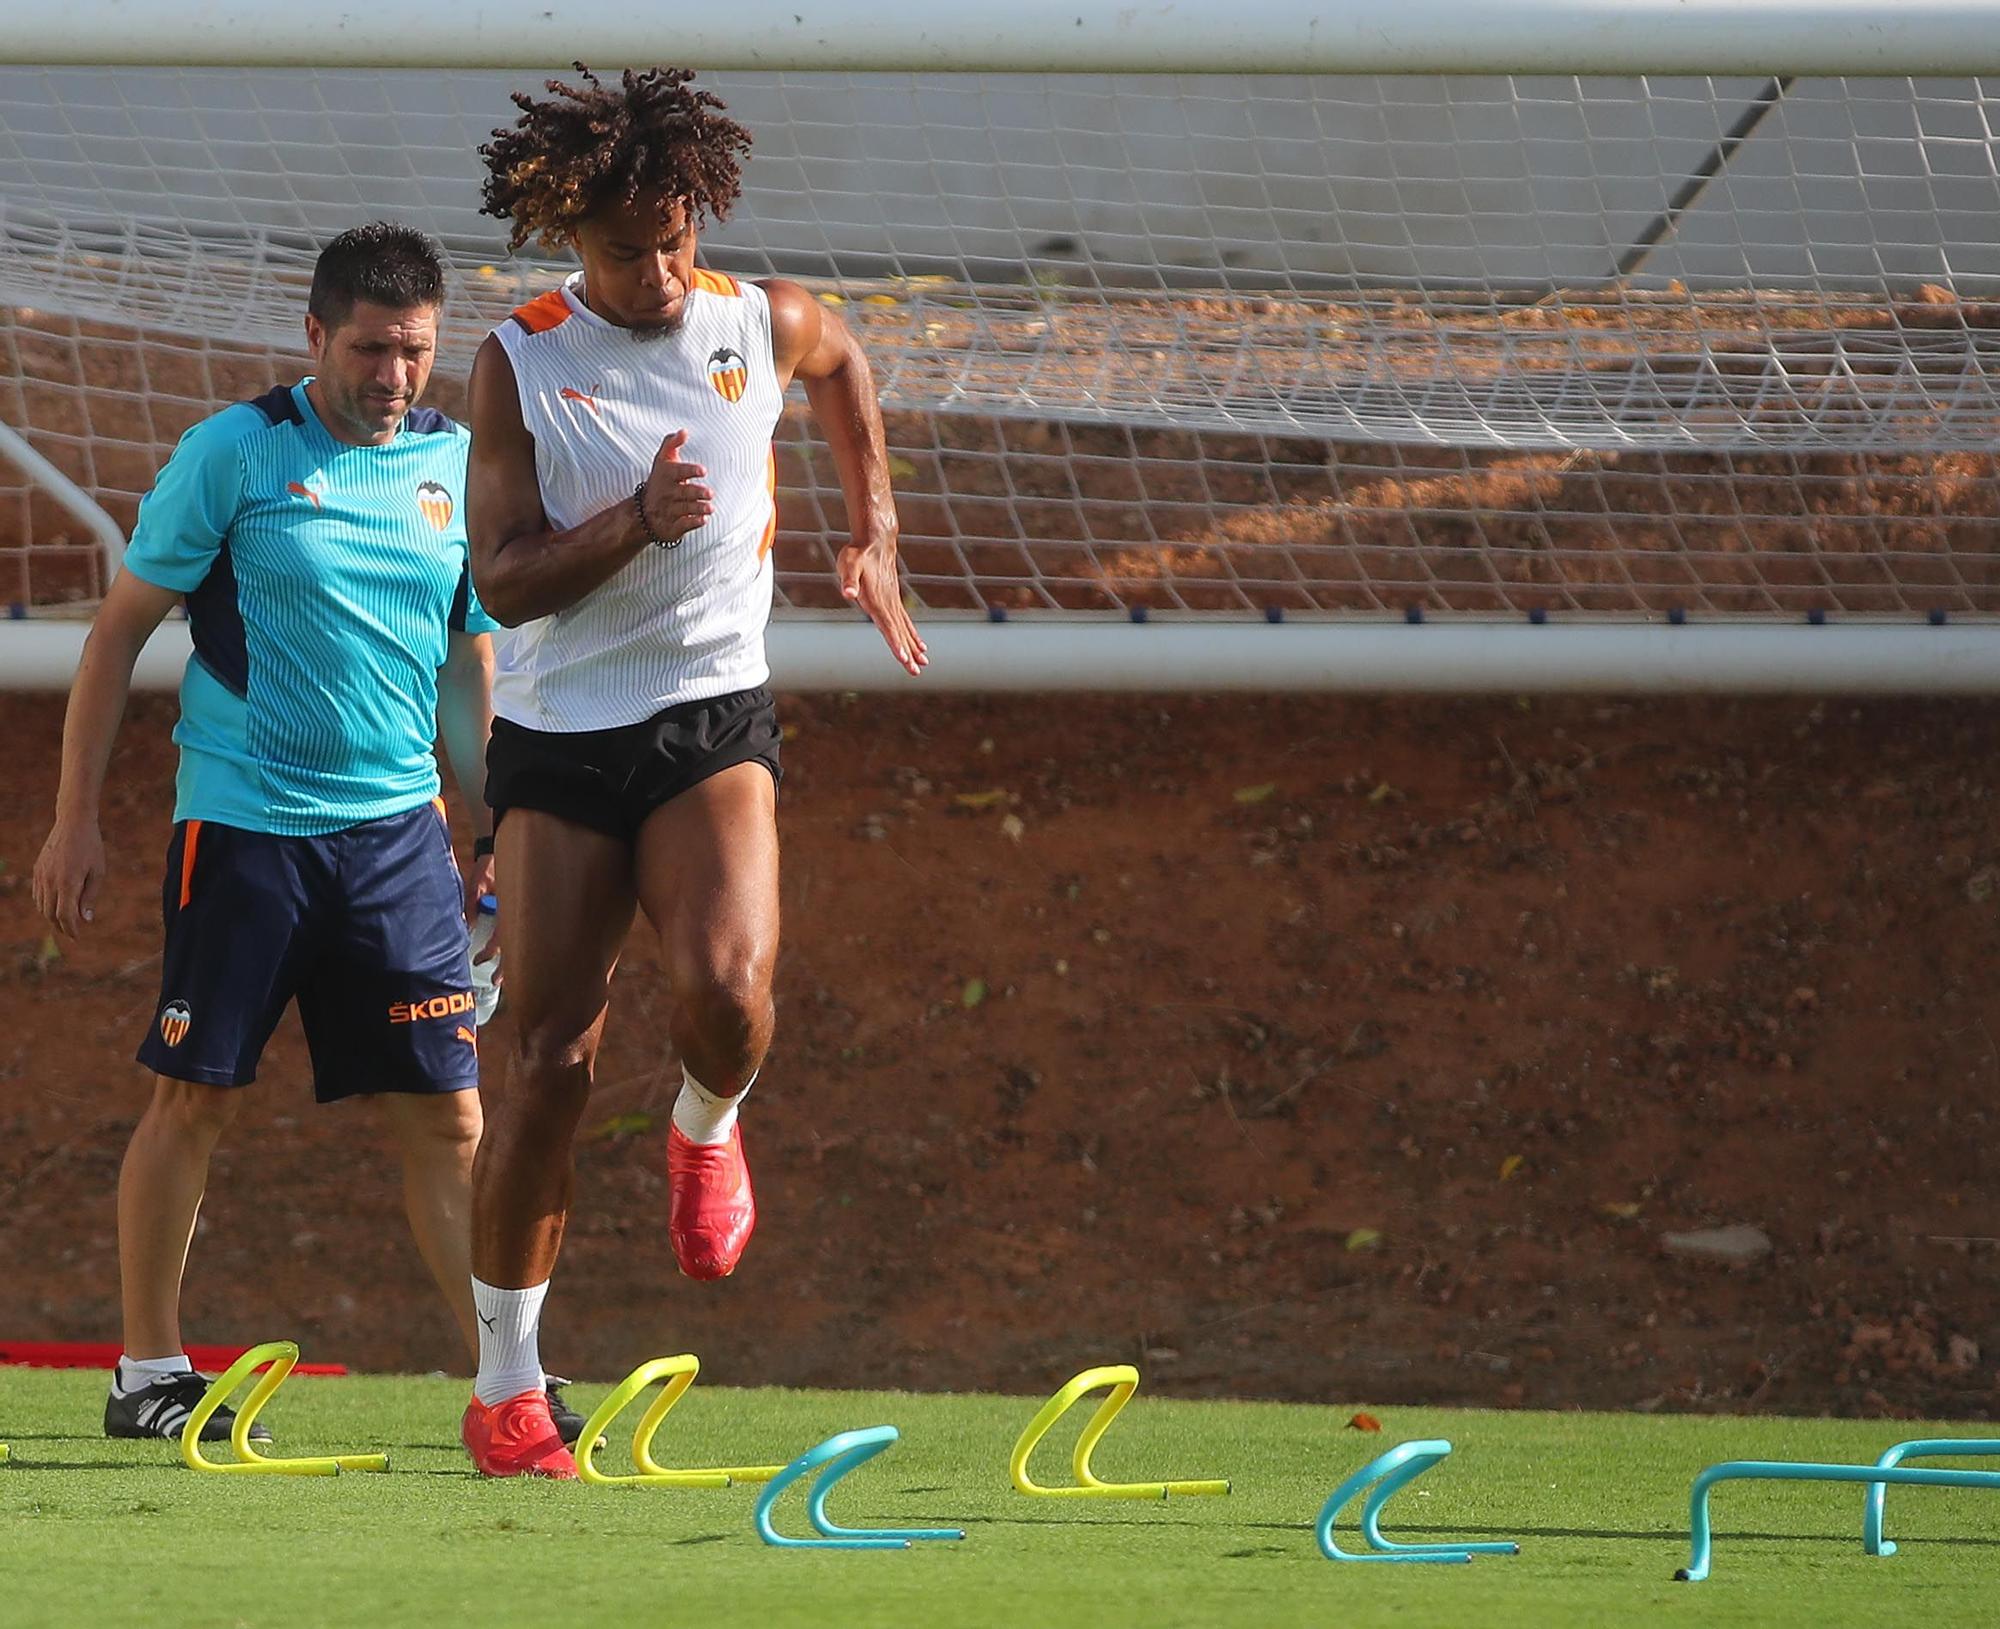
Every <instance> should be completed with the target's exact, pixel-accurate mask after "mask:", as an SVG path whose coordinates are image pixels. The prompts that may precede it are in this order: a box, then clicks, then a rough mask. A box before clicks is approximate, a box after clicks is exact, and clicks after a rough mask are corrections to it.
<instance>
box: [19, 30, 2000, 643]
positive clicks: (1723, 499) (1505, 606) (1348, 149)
mask: <svg viewBox="0 0 2000 1629" xmlns="http://www.w3.org/2000/svg"><path fill="white" fill-rule="evenodd" d="M539 77H540V76H537V75H533V74H525V73H521V74H490V73H433V72H397V73H373V72H358V71H356V72H306V71H298V72H275V71H272V72H263V71H256V72H251V71H220V70H217V71H204V70H181V71H172V72H168V71H155V70H137V69H134V70H116V71H111V72H102V71H71V70H27V69H19V68H13V69H0V360H4V363H5V377H4V379H0V420H4V421H5V422H6V423H8V424H12V425H14V426H16V427H19V428H22V429H24V430H26V431H27V432H28V433H29V436H30V439H31V440H32V442H33V444H34V445H35V446H36V447H37V448H39V449H40V450H41V451H42V452H43V453H44V454H45V455H46V456H48V457H49V458H51V459H52V460H53V461H55V462H56V463H57V464H58V465H59V466H61V467H62V468H63V469H64V470H65V471H67V472H69V473H70V474H71V475H72V476H73V477H74V478H76V479H77V480H79V481H80V483H81V484H83V485H84V486H85V487H86V488H87V489H89V490H90V491H91V492H92V493H93V494H94V495H95V496H97V497H98V498H99V499H100V501H101V502H103V503H104V505H105V507H106V508H107V509H108V510H109V512H110V513H111V514H112V515H113V516H114V518H116V519H117V520H119V521H120V522H121V523H127V524H128V523H129V521H130V519H131V516H132V513H133V511H134V508H135V506H136V500H137V496H138V494H139V493H141V492H143V491H144V490H145V488H146V486H147V485H148V484H149V482H150V479H151V476H152V473H153V471H154V470H155V469H156V468H157V466H158V463H159V461H160V459H161V458H162V457H163V456H164V452H165V450H166V448H167V447H168V446H170V445H171V442H172V440H173V438H174V437H175V436H176V435H177V434H178V433H179V431H180V430H181V429H183V428H185V426H186V425H187V424H188V423H190V422H192V421H193V420H194V419H195V418H197V417H199V416H201V415H202V414H204V413H206V412H209V411H211V410H212V409H213V408H214V407H215V406H217V405H219V404H221V403H223V402H227V401H230V400H234V399H238V398H240V397H242V396H246V395H250V394H254V393H256V392H257V391H259V390H261V389H262V388H264V387H265V386H266V385H268V383H269V382H270V380H271V378H272V376H273V375H274V374H276V375H278V376H286V375H290V374H293V373H295V372H296V371H297V370H298V369H299V367H300V362H299V359H298V357H297V355H296V352H295V349H294V346H295V336H296V335H297V333H298V324H299V313H300V308H301V305H302V295H303V288H304V283H305V280H306V277H307V275H308V273H309V269H310V265H311V260H312V256H313V253H314V251H315V247H316V244H317V243H318V242H320V241H323V240H324V239H325V238H326V237H328V236H330V235H331V234H332V233H333V232H335V231H338V230H340V229H341V228H342V227H345V226H348V225H352V224H354V223H356V222H358V221H360V220H364V219H368V218H371V217H374V216H377V215H388V216H392V217H395V218H398V219H403V220H408V221H411V222H413V223H415V224H418V225H421V226H424V227H425V228H427V229H428V230H430V231H432V232H433V233H435V234H437V235H438V236H439V237H440V238H441V239H442V240H443V241H444V243H445V244H446V246H447V248H448V249H449V250H450V251H451V254H452V257H453V261H454V267H455V277H456V283H455V286H454V290H453V295H452V303H451V308H450V312H449V316H448V323H449V334H448V339H449V350H448V355H447V358H446V366H445V368H444V369H441V374H452V375H456V374H458V373H460V372H462V369H463V366H464V364H465V362H466V360H467V359H468V358H469V355H470V352H471V349H472V347H473V346H474V345H475V344H476V343H477V341H478V339H479V337H480V336H481V335H482V334H483V333H484V332H485V330H486V328H487V326H489V325H490V323H491V322H492V321H493V320H495V319H497V318H498V317H499V316H500V315H502V314H504V312H505V311H506V310H507V309H508V308H509V307H510V306H511V305H512V304H514V303H515V302H516V301H517V300H518V299H519V298H521V297H523V296H524V295H525V294H529V293H533V292H537V291H539V290H540V289H541V288H543V287H546V286H547V284H548V282H549V281H550V279H551V277H552V276H553V275H554V273H553V270H552V268H550V267H548V266H544V265H537V264H532V263H524V262H520V261H510V260H508V259H507V258H506V257H505V256H504V255H503V253H502V251H501V244H502V242H503V241H504V240H503V236H502V233H501V232H500V230H499V228H498V225H497V223H495V222H492V221H490V220H486V219H484V218H483V217H481V216H480V215H479V214H478V185H477V182H478V174H479V170H478V161H477V159H476V157H475V154H474V149H475V147H476V146H477V144H478V142H479V141H480V140H481V139H482V138H483V136H484V134H485V132H486V131H488V130H489V129H490V128H491V127H492V126H494V125H495V124H498V123H501V122H504V121H505V120H506V119H507V118H509V117H510V114H511V110H510V109H509V107H508V105H507V102H506V92H507V90H508V89H510V88H514V87H516V86H526V85H531V84H533V83H534V82H536V80H537V79H538V78H539ZM712 83H713V84H714V85H715V87H716V88H717V89H718V90H720V91H721V93H722V94H723V95H724V97H725V98H726V99H727V100H728V101H729V103H730V104H731V109H732V112H734V113H735V114H736V115H737V116H738V117H740V118H742V119H743V121H744V122H745V123H746V124H748V125H749V126H750V128H751V129H752V130H753V132H754V133H755V134H756V136H757V150H756V156H755V157H754V158H753V161H752V163H751V166H750V169H749V171H748V188H747V191H746V194H745V198H744V200H743V203H742V205H741V206H740V208H739V210H738V212H737V214H736V216H735V217H734V218H733V219H732V220H731V221H730V222H728V223H727V224H726V225H724V226H721V227H718V228H715V229H713V230H712V231H711V232H710V233H709V234H708V235H707V237H706V239H705V244H704V247H705V258H706V259H707V260H708V261H709V262H710V263H711V264H714V265H717V266H720V267H722V268H724V269H727V270H730V271H734V272H738V273H745V274H750V275H766V274H771V273H777V274H781V275H787V276H796V277H800V278H802V279H804V280H807V281H808V282H809V283H811V285H812V286H814V287H815V288H817V289H819V290H820V291H822V293H823V295H824V297H826V298H828V299H830V300H837V301H840V302H842V306H843V309H844V311H845V312H846V314H847V315H848V317H849V319H850V320H851V321H853V322H855V323H856V324H857V325H858V326H859V327H860V328H861V330H862V331H863V333H864V335H865V337H866V340H867V343H868V346H869V350H870V355H871V357H872V358H873V361H874V364H875V368H876V371H877V374H878V378H879V380H880V383H881V385H882V391H883V400H884V405H885V408H886V409H887V411H888V422H889V430H890V439H891V442H892V452H893V458H894V468H895V474H896V479H897V485H898V489H899V494H900V497H901V508H902V513H903V519H904V523H905V550H906V557H907V560H908V563H909V566H910V571H911V586H912V590H913V592H914V593H915V594H916V596H917V597H918V598H919V599H920V600H921V601H922V602H923V604H924V605H926V606H928V607H930V608H933V609H978V608H981V607H985V606H992V605H1004V606H1008V607H1017V608H1035V607H1040V608H1050V609H1099V610H1104V609H1117V608H1120V607H1124V606H1133V605H1145V606H1148V607H1157V608H1166V609H1185V610H1197V611H1225V612H1228V611H1233V612H1239V613H1245V612H1248V613H1255V612H1260V611H1265V610H1268V609H1270V608H1272V607H1278V608H1282V609H1284V610H1287V611H1293V612H1312V611H1331V612H1341V611H1357V612H1378V613H1379V612H1392V613H1393V612H1398V611H1401V610H1403V609H1405V608H1407V607H1408V606H1411V605H1422V606H1425V607H1427V608H1430V609H1434V610H1443V611H1450V610H1458V611H1467V612H1482V613H1497V612H1519V611H1522V610H1532V609H1547V610H1551V611H1555V612H1564V611H1573V612H1580V613H1591V614H1599V615H1616V614H1621V613H1644V614H1659V613H1661V612H1663V611H1666V610H1670V609H1673V608H1676V607H1678V608H1683V609H1686V610H1688V611H1690V612H1710V613H1764V614H1783V615H1792V614H1798V613H1802V612H1807V611H1813V610H1825V611H1829V612H1834V613H1850V614H1861V613H1881V614H1908V613H1915V612H1922V611H1932V610H1946V611H1950V612H1955V613H1973V614H1980V613H1992V612H1995V611H2000V566H1996V553H1995V550H1994V548H1993V547H1992V542H1991V537H1992V527H1993V525H1994V520H1995V517H1996V515H2000V468H1997V467H1996V465H1995V462H1994V460H1993V458H1992V456H1991V455H1990V454H1989V451H1988V449H1989V448H1991V447H1992V446H1993V445H1994V440H1995V435H1996V431H2000V397H1996V389H1995V383H1994V380H1995V369H1994V363H1995V361H1996V359H1997V358H1996V347H2000V304H1994V303H1991V302H1993V301H1994V300H1995V298H1996V296H1997V295H2000V179H1996V168H1995V146H1994V135H1993V130H1992V113H1993V110H1994V106H1995V104H1994V103H1993V102H1992V101H1989V98H1988V94H1987V91H1986V88H1985V87H1984V85H1983V84H1981V83H1980V82H1978V81H1972V80H1965V81H1912V80H1908V79H1895V80H1884V79H1847V80H1819V79H1815V80H1796V81H1783V80H1762V79H1743V80H1722V79H1650V80H1641V79H1606V80H1577V79H1571V78H1548V79H1540V78H1537V79H1529V78H1519V77H1516V78H1506V77H1500V76H1485V77H1451V78H1394V79H1386V78H1385V79H1359V78H1324V77H1322V78H1301V77H1290V78H1285V77H1270V78H1257V79H1245V78H1231V79H1222V78H1215V79H1208V78H1199V77H1187V76H1130V77H1116V78H1106V77H1095V76H1092V77H1063V76H1046V77H1037V76H975V75H964V76H941V75H929V76H912V75H856V74H827V75H800V74H783V75H780V74H763V75H750V74H719V75H715V76H713V80H712ZM456 392H457V381H456V378H443V379H441V383H440V397H441V404H442V405H445V406H446V407H447V408H450V407H453V406H455V405H456ZM781 436H782V443H781V459H780V471H781V528H782V529H781V535H780V552H779V566H780V589H781V593H782V595H783V597H784V599H785V601H786V602H787V603H788V604H791V605H796V606H816V605H824V604H827V603H829V602H830V600H831V598H832V596H831V595H830V594H829V593H828V592H827V589H826V585H825V568H826V563H827V560H828V558H829V550H828V546H827V538H828V536H829V534H830V533H837V531H838V528H839V524H840V505H839V496H838V489H837V485H836V483H835V482H834V480H833V476H832V471H831V468H830V466H829V463H828V460H827V459H826V457H825V455H824V453H823V452H822V451H820V450H818V449H817V447H816V444H815V443H814V442H813V441H812V439H811V438H810V435H809V432H808V429H807V426H806V425H805V423H804V421H803V419H802V418H800V417H796V416H795V417H793V418H791V419H788V422H787V424H786V427H785V429H784V430H783V432H781ZM9 483H12V484H9ZM101 587H102V581H101V573H100V571H99V569H98V566H97V564H96V555H95V549H94V546H91V545H87V544H85V543H84V542H82V540H81V538H80V535H79V533H78V531H77V528H76V527H75V526H74V524H73V523H72V522H70V521H68V520H67V519H66V518H65V517H64V516H63V515H62V514H61V512H60V511H59V510H58V509H56V507H55V506H54V505H53V504H52V503H50V502H49V501H48V500H47V499H46V498H44V497H39V496H36V495H34V494H33V493H32V492H31V491H30V490H29V488H28V487H27V485H26V483H25V482H22V481H20V480H19V479H18V478H17V477H16V476H15V475H14V473H13V472H11V471H9V470H7V469H6V468H5V467H4V465H0V598H4V599H7V600H12V601H19V602H24V603H31V604H50V603H56V602H62V601H68V600H87V599H89V598H91V597H93V596H95V595H96V594H97V593H99V592H101Z"/></svg>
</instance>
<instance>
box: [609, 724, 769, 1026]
mask: <svg viewBox="0 0 2000 1629" xmlns="http://www.w3.org/2000/svg"><path fill="white" fill-rule="evenodd" d="M637 884H638V894H639V903H640V905H641V907H642V908H643V909H644V910H645V912H646V917H647V920H649V921H650V922H651V923H652V924H653V929H654V931H655V932H656V933H658V934H659V936H660V946H661V949H662V951H663V952H664V954H665V956H666V958H667V971H668V976H669V977H670V978H672V979H673V980H674V982H675V983H676V985H677V986H681V987H686V985H687V982H688V981H689V980H693V979H699V978H702V977H703V976H712V975H714V974H716V973H722V974H725V975H736V974H741V973H745V972H752V973H754V974H755V975H756V976H757V977H758V978H759V979H764V980H768V978H769V976H770V969H771V966H772V964H773V963H774V962H775V961H776V959H777V952H778V819H777V787H776V784H775V783H774V782H773V781H772V778H771V772H770V771H769V770H768V769H766V768H765V767H764V765H763V764H761V763H744V764H736V765H733V766H732V767H730V768H728V769H725V770H723V771H721V772H720V773H719V774H715V775H711V776H710V777H709V778H708V779H707V780H705V781H701V782H699V783H697V784H696V785H694V786H692V787H690V788H689V789H688V790H687V791H685V792H683V793H681V794H680V796H678V797H676V798H674V799H673V800H672V801H671V802H669V803H665V804H663V805H661V806H660V807H659V808H657V809H655V810H654V811H653V812H652V814H651V815H650V816H649V817H648V818H647V820H646V823H645V824H644V825H643V826H642V827H641V828H640V830H639V846H638V877H637Z"/></svg>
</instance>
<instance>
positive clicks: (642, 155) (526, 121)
mask: <svg viewBox="0 0 2000 1629" xmlns="http://www.w3.org/2000/svg"><path fill="white" fill-rule="evenodd" d="M576 71H577V73H578V74H579V75H581V76H582V79H583V83H582V84H581V85H570V84H566V83H564V82H563V81H562V80H560V79H551V80H549V81H548V82H547V84H546V86H545V88H546V89H547V90H548V92H549V96H548V99H547V100H545V101H536V100H535V99H534V98H533V97H531V96H528V95H525V94H524V93H522V92H519V91H517V92H515V94H514V97H513V102H514V105H515V106H516V107H518V108H519V109H520V110H521V117H520V118H519V119H518V120H516V121H515V123H514V125H513V127H512V128H511V129H501V130H496V131H494V132H493V139H492V140H491V141H489V142H487V143H486V145H485V146H483V147H481V148H480V149H479V156H480V157H481V158H483V159H485V160H486V169H487V176H486V186H485V203H484V205H483V206H482V208H481V213H482V214H486V215H496V216H498V217H499V218H500V219H501V220H503V221H512V222H513V230H512V231H511V232H510V234H509V235H508V239H507V246H508V247H509V248H510V249H518V248H520V247H521V245H522V244H524V243H526V242H527V241H528V240H529V239H530V238H536V239H539V240H540V241H541V242H542V243H543V244H544V245H546V246H547V247H549V248H551V249H562V248H567V247H568V246H569V244H570V242H571V241H572V239H573V238H574V237H575V235H576V229H577V227H578V226H580V225H581V224H582V223H583V222H584V221H585V220H586V219H588V218H589V217H590V216H591V215H593V214H595V213H596V212H597V211H598V210H600V209H603V208H606V207H607V206H619V205H624V206H630V205H631V204H633V203H635V202H636V201H637V200H639V199H640V198H642V197H647V196H657V197H658V198H659V199H660V207H661V208H662V210H667V209H671V208H672V206H673V205H674V204H676V203H679V204H682V205H684V206H686V209H687V212H688V216H689V220H690V222H691V223H698V222H700V221H702V220H704V219H707V220H717V221H720V220H726V219H728V216H729V210H730V206H731V205H732V204H734V203H735V202H736V199H737V196H738V194H740V193H741V192H742V190H743V160H744V158H745V156H746V155H747V154H748V153H749V151H750V132H749V131H747V130H745V129H744V128H743V126H741V125H740V124H738V123H737V122H736V121H735V120H734V119H731V118H727V117H725V116H724V115H725V111H726V110H725V108H724V105H723V103H722V101H721V100H720V99H719V98H718V97H716V96H713V95H711V94H710V93H709V92H708V91H704V90H696V89H695V88H694V86H693V80H694V70H693V69H691V68H649V69H647V70H646V71H645V72H644V73H635V72H633V70H631V69H630V68H627V69H626V70H625V72H624V73H623V74H622V75H621V76H620V85H619V88H618V89H616V90H608V89H606V88H605V86H604V84H603V82H602V81H601V80H599V79H598V77H597V76H596V75H595V74H593V73H592V72H591V71H590V70H589V69H588V68H586V67H585V66H584V65H583V64H582V63H580V62H579V63H577V64H576Z"/></svg>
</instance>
